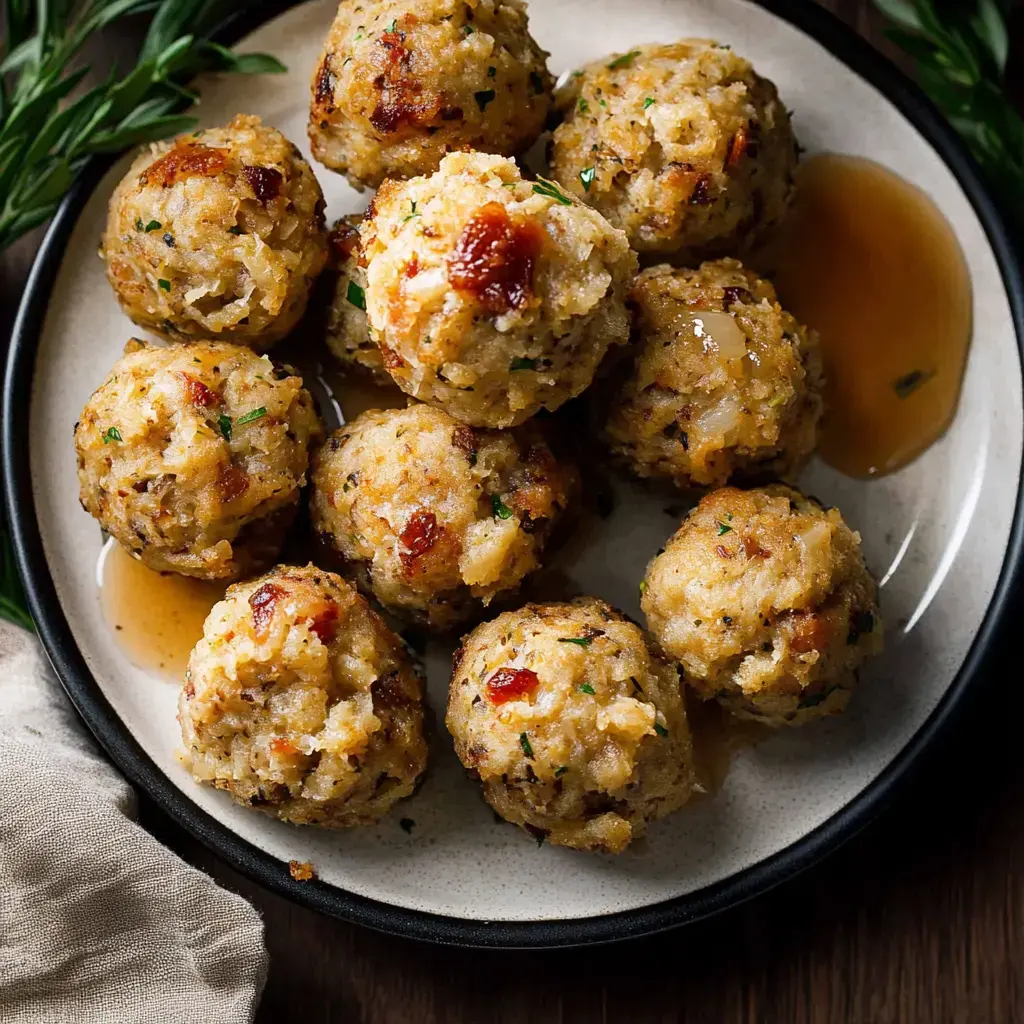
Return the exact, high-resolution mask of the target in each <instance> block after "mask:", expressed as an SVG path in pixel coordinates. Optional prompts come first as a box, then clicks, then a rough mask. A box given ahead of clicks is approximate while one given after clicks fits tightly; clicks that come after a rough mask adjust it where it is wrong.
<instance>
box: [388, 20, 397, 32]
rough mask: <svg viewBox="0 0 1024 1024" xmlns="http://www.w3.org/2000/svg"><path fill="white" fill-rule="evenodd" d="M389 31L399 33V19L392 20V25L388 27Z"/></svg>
mask: <svg viewBox="0 0 1024 1024" xmlns="http://www.w3.org/2000/svg"><path fill="white" fill-rule="evenodd" d="M388 31H389V32H397V31H398V19H397V18H393V19H392V21H391V24H390V25H388Z"/></svg>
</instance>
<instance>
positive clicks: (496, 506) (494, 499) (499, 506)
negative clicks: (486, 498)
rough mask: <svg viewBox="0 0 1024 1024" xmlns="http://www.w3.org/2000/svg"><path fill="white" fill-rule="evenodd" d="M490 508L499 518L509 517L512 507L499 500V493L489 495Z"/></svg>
mask: <svg viewBox="0 0 1024 1024" xmlns="http://www.w3.org/2000/svg"><path fill="white" fill-rule="evenodd" d="M491 509H492V510H493V512H494V514H495V515H496V516H497V517H498V518H499V519H511V518H512V509H510V508H509V507H508V505H506V504H505V502H503V501H502V500H501V495H500V494H495V495H492V496H491Z"/></svg>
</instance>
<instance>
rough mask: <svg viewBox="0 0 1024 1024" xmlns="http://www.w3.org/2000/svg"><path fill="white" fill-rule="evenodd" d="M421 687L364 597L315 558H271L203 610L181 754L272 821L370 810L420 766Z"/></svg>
mask: <svg viewBox="0 0 1024 1024" xmlns="http://www.w3.org/2000/svg"><path fill="white" fill-rule="evenodd" d="M422 699H423V694H422V687H421V685H420V680H419V679H418V677H417V676H416V673H415V672H414V671H413V669H412V666H411V665H410V663H409V659H408V656H407V655H406V653H405V650H404V648H403V646H402V643H401V641H400V640H399V639H398V637H396V636H395V634H394V633H392V632H391V630H390V629H388V627H387V626H386V625H385V624H384V622H383V621H382V620H381V618H380V617H379V616H378V615H377V614H376V613H375V612H374V611H373V610H372V609H371V608H370V606H369V605H368V604H367V602H366V599H365V598H363V597H361V596H360V595H359V594H358V593H356V591H355V590H353V589H352V587H350V586H349V585H348V584H347V583H346V582H345V581H344V580H342V579H341V578H340V577H338V576H335V575H334V574H333V573H329V572H323V571H321V570H320V569H317V568H316V566H313V565H309V566H306V567H305V568H297V567H292V566H278V567H277V568H275V569H274V570H273V571H272V572H270V573H268V574H267V575H266V576H263V577H261V578H260V579H256V580H249V581H247V582H245V583H236V584H235V585H234V586H232V587H230V588H229V589H228V592H227V596H226V597H225V598H224V600H223V601H221V602H220V603H219V604H218V605H216V606H215V607H214V609H213V611H212V612H210V615H209V617H208V618H207V620H206V624H205V626H204V627H203V639H202V640H200V641H199V643H198V644H196V646H195V649H194V650H193V651H192V656H191V658H190V659H189V667H188V672H187V674H186V676H185V685H184V687H183V688H182V691H181V697H180V698H179V701H178V721H179V722H180V724H181V734H182V739H183V741H184V748H185V749H184V758H183V760H184V761H185V763H186V765H187V766H188V768H189V769H190V771H191V772H192V775H193V777H194V778H195V780H196V781H197V782H204V783H210V784H212V785H214V786H216V787H217V788H218V789H225V790H227V791H228V792H229V793H230V794H231V796H232V797H234V799H235V800H237V801H238V803H240V804H242V805H243V806H246V807H255V808H257V809H259V810H261V811H264V812H265V813H267V814H271V815H273V816H274V817H276V818H280V819H281V820H282V821H290V822H293V823H295V824H298V825H324V826H327V827H333V828H340V827H343V826H348V825H368V824H372V823H373V822H375V821H377V820H378V819H379V818H380V817H382V816H383V815H384V814H386V813H387V812H388V811H389V810H390V809H391V808H392V807H393V806H394V805H395V803H397V802H398V801H399V800H401V799H402V798H403V797H407V796H409V795H410V794H411V793H412V792H413V790H414V789H415V788H416V783H417V781H418V780H419V778H420V776H421V775H422V774H423V770H424V769H425V767H426V763H427V745H426V742H425V740H424V738H423V704H422Z"/></svg>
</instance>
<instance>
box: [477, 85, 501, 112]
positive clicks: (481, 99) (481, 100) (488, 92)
mask: <svg viewBox="0 0 1024 1024" xmlns="http://www.w3.org/2000/svg"><path fill="white" fill-rule="evenodd" d="M497 95H498V94H497V93H496V92H495V91H494V90H493V89H481V90H480V91H479V92H475V93H473V99H475V100H476V105H477V106H478V107H479V108H480V109H481V110H486V109H487V104H488V103H490V102H491V101H492V100H493V99H494V97H495V96H497Z"/></svg>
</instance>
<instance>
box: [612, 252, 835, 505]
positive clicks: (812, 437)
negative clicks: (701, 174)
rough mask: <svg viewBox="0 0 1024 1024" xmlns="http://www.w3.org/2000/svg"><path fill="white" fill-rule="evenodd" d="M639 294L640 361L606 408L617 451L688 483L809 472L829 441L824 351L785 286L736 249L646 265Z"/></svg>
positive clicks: (633, 464) (649, 472)
mask: <svg viewBox="0 0 1024 1024" xmlns="http://www.w3.org/2000/svg"><path fill="white" fill-rule="evenodd" d="M632 301H633V303H634V306H635V329H634V338H635V345H636V349H637V356H636V362H635V364H634V366H633V370H632V373H631V374H629V375H628V376H627V377H626V379H625V381H624V382H623V383H622V384H621V385H618V384H617V385H615V386H614V390H613V391H612V396H611V399H610V401H608V402H606V403H605V404H604V406H603V407H602V408H603V416H602V419H603V423H602V428H603V433H604V437H605V440H606V441H607V443H608V444H609V445H610V447H611V450H612V452H613V453H614V454H615V455H616V456H618V457H619V458H620V459H621V460H622V461H623V462H625V463H626V464H627V465H628V466H629V467H630V468H631V469H632V470H633V471H634V472H635V473H637V474H638V475H639V476H643V477H663V478H667V479H671V480H673V481H675V483H676V484H677V485H678V486H679V487H681V488H684V489H686V488H694V487H714V486H717V485H721V484H724V483H725V482H726V481H728V480H730V479H747V480H750V481H755V480H757V479H762V480H764V479H768V478H772V477H781V478H784V479H788V478H792V477H793V476H794V475H795V474H796V473H798V472H799V471H800V469H802V468H803V466H804V465H805V463H806V462H807V460H808V458H810V456H811V453H812V452H813V451H814V449H815V447H816V446H817V438H818V424H819V421H820V419H821V413H822V399H821V389H822V385H823V381H822V371H821V357H820V354H819V352H818V342H817V336H816V335H815V334H814V332H813V331H809V330H807V329H806V328H805V327H803V326H801V325H800V324H799V323H798V322H797V321H796V320H795V319H794V318H793V317H792V316H791V315H790V314H789V313H787V312H786V311H785V310H784V309H783V308H782V307H781V306H780V305H779V303H778V300H777V299H776V296H775V289H774V288H773V287H772V286H771V285H770V284H769V283H768V282H767V281H765V280H763V279H761V278H759V277H757V275H755V274H754V273H752V272H751V271H749V270H745V269H744V268H743V266H742V265H741V264H739V263H738V262H737V261H736V260H728V259H725V260H719V261H717V262H714V263H705V264H703V265H702V266H701V267H700V268H699V269H698V270H675V269H673V268H671V267H667V266H661V267H653V268H652V269H650V270H646V271H644V272H643V273H641V274H640V275H639V276H638V277H637V279H636V282H635V284H634V286H633V292H632ZM599 404H600V403H599Z"/></svg>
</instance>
